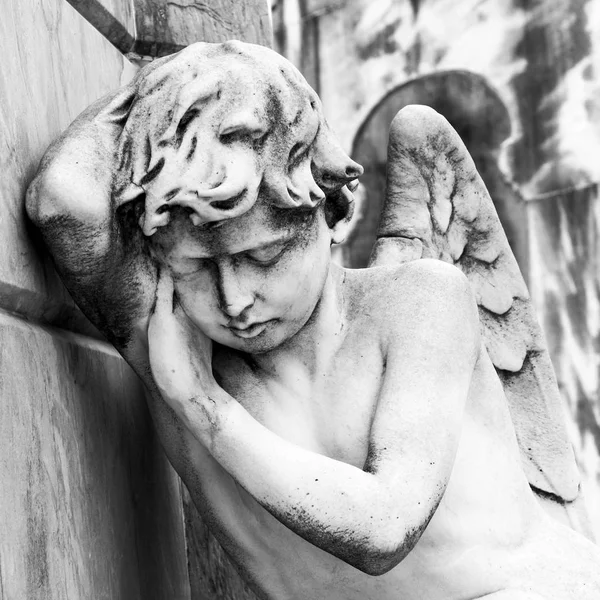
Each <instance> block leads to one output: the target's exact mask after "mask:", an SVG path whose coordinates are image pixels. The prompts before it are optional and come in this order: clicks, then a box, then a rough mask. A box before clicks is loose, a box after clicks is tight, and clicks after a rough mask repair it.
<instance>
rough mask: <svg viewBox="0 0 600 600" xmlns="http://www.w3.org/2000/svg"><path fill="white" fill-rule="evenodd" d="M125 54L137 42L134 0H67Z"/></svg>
mask: <svg viewBox="0 0 600 600" xmlns="http://www.w3.org/2000/svg"><path fill="white" fill-rule="evenodd" d="M67 2H68V3H69V4H70V5H71V6H73V8H74V9H75V10H77V11H78V12H79V13H80V14H81V16H83V17H84V18H85V19H86V20H87V21H89V22H90V23H91V24H92V25H93V26H94V28H95V29H97V30H98V31H99V32H100V33H101V34H102V35H103V36H104V37H105V38H106V39H108V40H109V41H110V43H111V44H113V45H114V46H115V47H116V48H118V49H119V50H120V51H121V52H122V53H123V54H125V53H127V52H131V50H132V49H133V45H134V43H135V17H134V6H133V0H67Z"/></svg>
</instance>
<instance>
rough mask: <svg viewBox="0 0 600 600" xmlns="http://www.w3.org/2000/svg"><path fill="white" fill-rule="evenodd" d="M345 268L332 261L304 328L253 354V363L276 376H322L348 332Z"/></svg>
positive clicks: (313, 377)
mask: <svg viewBox="0 0 600 600" xmlns="http://www.w3.org/2000/svg"><path fill="white" fill-rule="evenodd" d="M344 279H345V271H344V269H342V268H340V267H338V266H337V265H335V264H332V265H331V267H330V269H329V273H328V274H327V279H326V281H325V285H324V287H323V293H322V294H321V297H320V299H319V301H318V302H317V305H316V306H315V309H314V310H313V312H312V314H311V316H310V317H309V319H308V321H307V322H306V323H305V324H304V326H303V327H302V329H300V331H298V333H296V335H294V336H293V337H292V338H290V339H289V340H287V341H286V342H285V343H284V344H282V345H281V346H278V347H277V348H275V349H273V350H271V351H269V352H265V353H263V354H255V355H253V356H252V359H253V361H254V363H255V364H256V365H257V366H258V367H259V368H260V369H261V370H262V371H264V372H265V373H266V374H268V375H269V376H271V377H273V378H276V379H284V380H285V379H287V378H289V377H290V376H295V377H298V376H300V377H308V378H309V379H311V380H316V379H317V378H319V376H320V374H321V373H322V372H323V371H324V370H326V369H327V366H328V365H329V364H330V362H331V360H332V359H333V357H334V356H335V354H336V352H337V350H338V349H339V347H340V344H341V341H342V339H343V336H344V335H345V332H346V327H345V324H346V307H345V302H344V290H343V282H344Z"/></svg>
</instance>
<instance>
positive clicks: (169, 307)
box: [153, 269, 175, 314]
mask: <svg viewBox="0 0 600 600" xmlns="http://www.w3.org/2000/svg"><path fill="white" fill-rule="evenodd" d="M174 292H175V290H174V285H173V278H172V277H171V273H170V272H169V271H168V270H167V269H161V270H160V274H159V277H158V285H157V286H156V300H155V303H154V311H153V312H163V313H167V314H168V313H173V305H174V302H173V296H174Z"/></svg>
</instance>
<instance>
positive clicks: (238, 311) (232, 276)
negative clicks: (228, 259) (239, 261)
mask: <svg viewBox="0 0 600 600" xmlns="http://www.w3.org/2000/svg"><path fill="white" fill-rule="evenodd" d="M218 291H219V308H220V309H221V310H222V311H223V312H224V313H225V314H226V315H227V316H229V317H231V318H232V319H236V318H238V317H239V316H241V315H242V313H243V312H244V311H245V310H246V309H247V308H250V307H251V306H252V305H253V304H254V295H253V294H252V292H251V291H250V290H249V289H247V288H246V287H245V286H244V285H242V282H241V280H240V278H239V276H238V274H237V273H236V271H235V266H234V265H232V264H229V263H225V262H224V263H221V264H219V265H218Z"/></svg>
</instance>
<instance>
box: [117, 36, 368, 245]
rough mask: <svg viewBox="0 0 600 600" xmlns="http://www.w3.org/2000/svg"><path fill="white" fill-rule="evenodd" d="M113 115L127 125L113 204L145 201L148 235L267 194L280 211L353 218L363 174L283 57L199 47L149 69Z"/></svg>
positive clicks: (226, 214) (217, 216) (242, 48)
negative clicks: (182, 212) (173, 217)
mask: <svg viewBox="0 0 600 600" xmlns="http://www.w3.org/2000/svg"><path fill="white" fill-rule="evenodd" d="M107 108H108V109H109V110H112V111H113V112H114V118H115V120H119V121H121V122H122V123H123V130H122V134H121V136H120V139H119V143H118V151H117V160H118V169H116V171H115V173H116V175H115V180H114V183H113V198H114V200H115V201H116V204H117V206H120V205H122V204H123V203H125V202H127V201H130V200H132V199H134V198H138V199H139V198H140V197H142V196H143V197H144V198H145V200H144V205H145V208H144V212H143V215H142V216H141V218H140V225H141V227H142V230H143V232H144V234H145V235H152V234H153V233H154V232H155V231H156V229H157V228H158V227H161V226H164V225H166V224H167V223H168V222H169V218H170V209H171V207H173V206H182V207H185V209H187V210H188V211H189V213H190V218H191V219H192V221H193V223H194V224H195V225H200V224H203V223H207V222H211V221H217V220H222V219H227V218H232V217H236V216H239V215H241V214H243V213H244V212H246V211H247V210H249V209H250V208H251V207H252V206H253V205H254V203H255V202H256V201H257V199H258V197H259V195H261V196H262V197H264V198H266V199H267V201H269V202H271V203H272V204H274V205H276V206H279V207H289V208H294V207H301V206H303V207H310V206H317V205H318V204H320V203H321V202H322V201H324V200H325V198H326V197H327V198H328V199H329V204H330V206H328V207H327V210H326V213H327V214H328V215H330V216H334V215H338V216H339V215H340V214H344V213H348V212H349V211H351V210H352V202H353V201H352V195H351V194H350V193H349V192H348V190H347V188H345V184H346V183H347V182H349V181H351V180H353V179H356V178H357V177H358V176H359V175H360V174H361V173H362V168H361V167H360V166H359V165H358V164H356V163H355V162H353V161H352V160H351V159H350V158H349V157H348V156H347V155H346V154H345V153H344V152H343V151H342V149H341V147H340V146H339V145H338V143H337V141H336V140H335V138H334V137H333V135H332V134H331V132H330V130H329V128H328V126H327V123H326V122H325V119H324V117H323V111H322V107H321V102H320V100H319V98H318V96H317V94H316V93H315V92H314V90H312V88H311V87H310V86H309V85H308V83H307V82H306V81H305V79H304V78H303V77H302V75H301V74H300V73H299V72H298V71H297V70H296V69H295V68H294V66H293V65H292V64H291V63H289V62H288V61H287V60H286V59H284V58H283V57H281V56H280V55H278V54H277V53H276V52H273V51H272V50H269V49H267V48H264V47H262V46H256V45H253V44H245V43H242V42H238V41H232V42H226V43H224V44H204V43H198V44H194V45H192V46H189V47H188V48H186V49H185V50H182V51H181V52H179V53H177V54H174V55H172V56H169V57H166V58H163V59H160V60H157V61H155V62H153V63H151V64H150V65H149V66H148V67H146V68H145V69H143V70H142V71H141V72H140V73H139V74H138V75H137V77H136V78H135V79H134V80H133V81H132V83H131V84H130V85H129V86H127V87H126V88H124V89H123V90H122V92H121V94H119V96H117V97H115V98H114V100H113V102H112V103H111V106H110V107H107Z"/></svg>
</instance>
